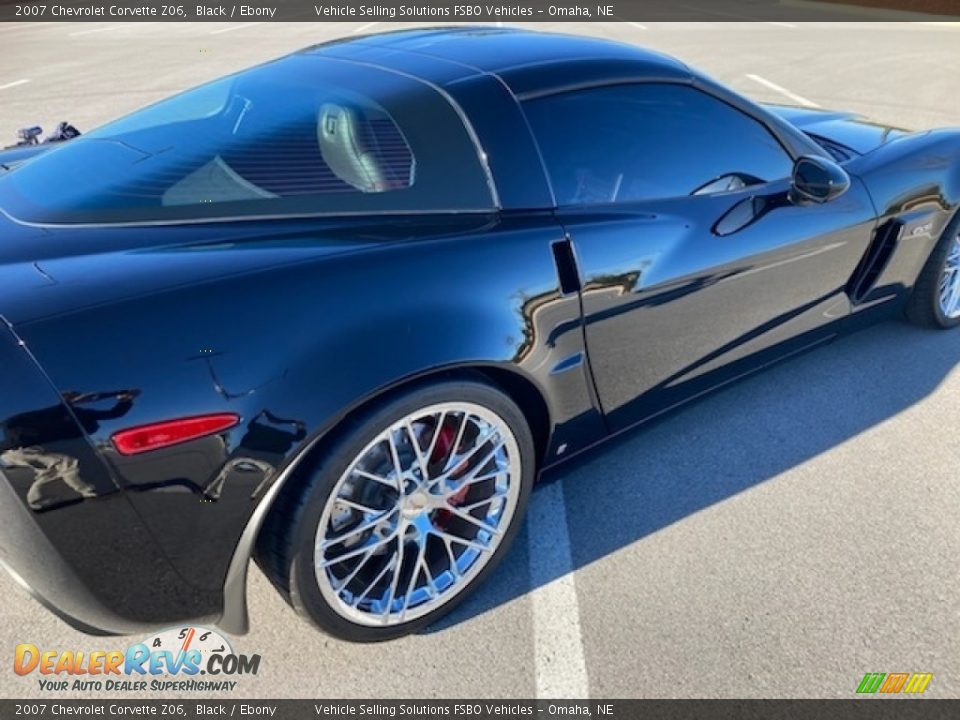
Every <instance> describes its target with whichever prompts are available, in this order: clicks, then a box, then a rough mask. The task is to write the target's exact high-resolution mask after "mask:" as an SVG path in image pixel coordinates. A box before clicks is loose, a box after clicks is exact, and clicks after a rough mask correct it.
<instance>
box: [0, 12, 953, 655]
mask: <svg viewBox="0 0 960 720" xmlns="http://www.w3.org/2000/svg"><path fill="white" fill-rule="evenodd" d="M74 134H75V133H74ZM0 163H2V168H0V171H2V174H0V210H2V214H0V314H2V317H3V322H2V326H0V363H2V367H3V377H2V380H0V387H2V392H0V428H2V438H0V473H2V475H3V476H4V481H3V482H2V483H0V494H2V498H3V502H2V506H3V510H2V513H3V520H2V523H0V546H2V548H3V556H2V557H3V562H4V564H5V565H7V566H8V567H9V569H10V570H11V572H13V573H14V574H15V575H16V576H17V577H18V578H19V579H20V580H21V581H22V582H23V583H24V584H25V585H27V586H28V587H29V588H31V590H32V591H33V593H34V594H35V595H36V596H37V597H38V598H39V599H40V600H41V601H42V602H44V603H45V604H46V605H47V606H48V607H50V608H51V609H53V610H54V611H55V612H57V613H59V614H60V615H61V616H63V617H64V618H65V619H67V620H68V621H69V622H71V623H73V624H75V625H77V626H79V627H82V628H85V629H87V630H91V631H101V632H115V633H116V632H132V631H135V630H140V629H143V628H145V627H155V626H163V625H167V624H171V623H173V622H181V621H183V622H186V621H188V620H190V621H207V622H211V623H216V624H218V625H219V627H221V628H223V629H224V630H227V631H230V632H242V631H244V630H245V629H246V626H247V612H246V603H245V584H246V572H247V567H248V564H249V561H250V559H251V558H255V559H256V561H257V562H258V563H259V564H260V566H261V567H262V568H263V570H264V571H265V572H266V574H267V575H268V577H269V578H270V579H271V580H272V582H273V584H274V585H275V586H276V587H277V589H278V590H279V591H280V592H281V593H283V594H284V596H286V598H287V599H288V600H289V601H290V602H291V603H292V604H293V605H294V606H295V607H297V608H298V609H299V610H300V611H301V612H303V613H304V614H305V615H306V616H308V617H309V618H310V619H312V620H313V621H314V622H315V623H316V624H317V625H318V626H319V627H320V628H322V629H323V630H325V631H327V632H330V633H333V634H334V635H337V636H339V637H343V638H348V639H351V640H360V641H363V640H381V639H387V638H392V637H396V636H399V635H402V634H404V633H408V632H412V631H416V630H418V629H420V628H423V627H424V626H425V625H427V624H428V623H430V622H432V621H434V620H436V619H437V618H438V617H440V616H441V615H443V614H444V613H446V612H448V611H449V610H450V609H451V608H452V607H453V606H454V605H455V604H456V603H457V602H459V601H461V600H462V599H463V598H464V597H465V596H466V595H467V594H468V592H469V591H470V590H472V589H473V588H475V587H476V586H477V585H478V584H480V583H481V581H482V580H483V579H484V577H485V576H486V575H487V574H488V573H490V571H491V570H492V569H493V567H494V565H495V564H496V562H497V561H498V560H499V559H500V558H501V557H502V555H503V554H504V553H505V552H506V551H507V547H508V546H509V544H510V541H511V540H512V539H513V537H514V535H515V534H516V532H517V528H518V526H519V525H520V523H521V519H522V517H523V513H524V509H525V506H526V504H527V499H528V497H529V495H530V490H531V487H532V486H533V484H534V481H535V479H536V478H537V477H538V473H539V472H540V471H542V470H543V469H544V468H548V467H550V466H553V465H555V464H557V463H558V462H560V461H562V460H565V459H566V458H569V457H571V456H573V455H575V454H577V453H578V452H580V451H582V450H584V449H585V448H588V447H590V446H593V445H595V444H597V443H598V442H600V441H601V440H603V439H604V438H606V437H609V436H610V435H612V434H615V433H617V432H619V431H622V430H624V429H626V428H628V427H631V426H634V425H636V424H638V423H642V422H643V421H645V420H647V419H649V418H651V417H653V416H655V415H657V414H660V413H662V412H663V411H664V410H666V409H669V408H672V407H675V406H678V405H680V404H682V403H684V402H686V401H688V400H691V399H693V398H696V397H698V396H700V395H702V394H703V393H704V392H706V391H708V390H710V389H712V388H715V387H718V386H720V385H723V384H725V383H728V382H729V381H730V380H731V379H733V378H735V377H739V376H742V375H744V374H746V373H748V372H750V371H752V370H755V369H757V368H760V367H763V366H765V365H768V364H770V363H771V362H773V361H776V360H779V359H782V358H785V357H788V356H790V355H793V354H796V353H798V352H800V351H803V350H806V349H810V348H813V347H815V346H817V345H819V344H822V343H824V342H826V341H829V340H830V339H831V338H833V337H836V336H837V335H838V334H840V333H843V332H845V331H847V330H849V329H851V328H853V327H856V326H858V325H860V324H862V323H864V322H867V321H870V320H875V319H877V318H880V317H883V316H886V315H889V314H891V313H894V312H900V311H905V312H906V315H907V316H908V317H909V318H910V319H912V320H913V321H914V322H917V323H920V324H922V325H926V326H930V327H934V328H949V327H952V326H954V325H956V324H958V322H960V237H958V222H960V220H958V214H957V210H958V207H960V132H958V131H950V130H935V131H931V132H923V133H908V132H905V131H900V130H895V129H892V128H887V127H881V126H877V125H874V124H870V123H867V122H864V121H860V120H858V119H856V118H855V117H853V116H851V115H849V114H844V113H833V112H825V111H814V110H809V109H803V110H798V109H791V108H783V107H761V106H758V105H755V104H754V103H752V102H750V101H749V100H746V99H744V98H743V97H740V96H739V95H737V94H735V93H733V92H731V91H730V90H728V89H726V88H724V87H722V86H721V85H718V84H717V83H715V82H713V81H711V80H710V79H708V78H706V77H704V76H703V75H701V74H699V73H698V72H696V71H694V70H691V69H690V68H689V67H687V66H686V65H684V64H682V63H681V62H678V61H676V60H672V59H670V58H667V57H663V56H660V55H656V54H653V53H649V52H646V51H643V50H640V49H637V48H634V47H630V46H626V45H620V44H615V43H610V42H603V41H597V40H588V39H583V38H575V37H566V36H559V35H549V34H536V33H531V32H525V31H520V30H513V29H494V28H490V29H484V30H478V29H466V28H461V29H449V28H448V29H421V30H413V31H403V32H395V33H387V34H383V35H375V36H370V37H364V38H359V39H354V40H350V41H338V42H332V43H329V44H325V45H320V46H317V47H311V48H307V49H306V50H303V51H301V52H298V53H295V54H293V55H290V56H288V57H284V58H282V59H279V60H276V61H273V62H269V63H267V64H265V65H261V66H259V67H256V68H253V69H251V70H247V71H244V72H241V73H238V74H236V75H233V76H230V77H227V78H225V79H222V80H218V81H216V82H213V83H210V84H207V85H204V86H202V87H200V88H197V89H195V90H191V91H189V92H186V93H184V94H182V95H178V96H176V97H174V98H172V99H170V100H167V101H164V102H161V103H159V104H156V105H153V106H151V107H148V108H146V109H144V110H142V111H139V112H136V113H134V114H132V115H130V116H128V117H126V118H123V119H121V120H119V121H116V122H113V123H111V124H108V125H106V126H104V127H101V128H99V129H97V130H95V131H93V132H90V133H88V134H85V135H81V136H79V137H72V138H68V139H66V140H65V141H63V142H51V143H38V144H31V145H26V146H24V147H19V148H14V149H11V150H8V151H7V152H6V153H3V154H0Z"/></svg>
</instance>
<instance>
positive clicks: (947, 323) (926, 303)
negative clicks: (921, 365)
mask: <svg viewBox="0 0 960 720" xmlns="http://www.w3.org/2000/svg"><path fill="white" fill-rule="evenodd" d="M907 317H908V318H910V320H912V321H913V322H914V323H916V324H918V325H923V326H926V327H937V328H951V327H954V326H955V325H958V324H960V214H958V215H957V216H956V217H955V218H954V219H953V221H952V222H951V223H950V224H949V225H948V226H947V229H946V230H945V231H944V233H943V235H942V236H941V238H940V241H939V242H938V243H937V246H936V247H935V248H934V249H933V252H931V253H930V257H929V259H928V260H927V264H926V265H925V266H924V268H923V270H922V271H921V272H920V276H919V277H918V278H917V283H916V285H914V288H913V293H912V294H911V296H910V299H909V301H908V303H907Z"/></svg>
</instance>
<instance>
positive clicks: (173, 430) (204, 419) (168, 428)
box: [110, 413, 240, 455]
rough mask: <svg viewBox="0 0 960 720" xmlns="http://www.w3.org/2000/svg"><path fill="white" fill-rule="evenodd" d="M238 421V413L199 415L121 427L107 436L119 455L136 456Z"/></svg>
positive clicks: (217, 430) (222, 428)
mask: <svg viewBox="0 0 960 720" xmlns="http://www.w3.org/2000/svg"><path fill="white" fill-rule="evenodd" d="M238 422H240V416H239V415H234V414H233V413H219V414H217V415H200V416H199V417H188V418H180V419H179V420H165V421H164V422H158V423H152V424H150V425H141V426H140V427H135V428H130V429H129V430H121V431H120V432H118V433H114V434H113V436H112V437H111V438H110V439H111V440H113V445H114V447H116V448H117V451H118V452H119V453H120V454H121V455H136V454H137V453H142V452H148V451H150V450H157V449H158V448H163V447H167V446H169V445H176V444H177V443H182V442H186V441H187V440H194V439H196V438H199V437H203V436H204V435H211V434H212V433H217V432H220V431H222V430H227V429H228V428H232V427H233V426H234V425H236V424H237V423H238Z"/></svg>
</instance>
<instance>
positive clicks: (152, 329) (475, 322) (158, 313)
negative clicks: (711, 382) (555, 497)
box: [18, 214, 602, 590]
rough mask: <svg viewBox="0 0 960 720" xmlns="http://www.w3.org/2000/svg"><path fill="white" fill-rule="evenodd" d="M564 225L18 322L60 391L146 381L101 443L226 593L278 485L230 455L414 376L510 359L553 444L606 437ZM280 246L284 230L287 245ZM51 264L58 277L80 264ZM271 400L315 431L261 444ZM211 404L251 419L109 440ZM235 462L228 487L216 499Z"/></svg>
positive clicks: (171, 258)
mask: <svg viewBox="0 0 960 720" xmlns="http://www.w3.org/2000/svg"><path fill="white" fill-rule="evenodd" d="M345 232H347V231H345ZM559 238H560V233H559V230H558V229H557V227H556V225H555V224H554V221H553V219H552V217H551V216H550V215H548V214H544V215H540V216H528V217H527V218H526V219H516V220H498V219H495V218H492V217H491V218H489V219H488V221H486V224H485V225H484V226H483V227H480V228H475V229H474V231H473V232H471V233H469V234H456V235H452V236H450V235H447V236H444V235H443V234H442V233H441V234H435V235H434V236H433V237H429V238H426V239H424V238H421V239H416V238H410V239H407V240H402V241H395V242H392V243H386V244H370V245H368V246H365V247H361V248H360V249H357V250H356V251H354V252H348V253H344V254H339V255H333V256H327V257H324V258H312V259H309V258H308V259H299V260H297V261H295V262H289V263H286V264H283V265H280V266H274V267H267V268H266V269H263V270H251V269H249V268H248V269H247V270H246V271H244V272H238V273H236V274H233V275H229V276H226V277H220V278H218V279H210V280H207V281H200V280H198V279H197V278H196V277H192V278H191V282H190V283H189V284H184V285H179V286H177V283H176V277H171V278H169V281H168V285H173V287H169V288H168V289H152V290H151V291H150V292H149V293H148V294H142V295H139V296H130V295H129V294H127V295H124V296H123V297H122V298H120V297H118V298H113V299H102V298H103V297H104V296H103V295H102V294H98V297H99V298H101V300H100V301H99V302H98V303H97V304H96V305H93V306H90V307H86V308H84V309H81V310H75V311H68V310H64V311H61V312H60V313H58V314H55V315H52V316H48V317H46V318H42V319H34V320H31V321H28V322H24V323H22V324H21V325H20V326H19V327H18V332H20V334H21V336H22V337H23V338H24V339H25V341H26V342H27V343H28V346H29V347H30V349H31V350H32V351H33V352H34V353H35V355H36V356H37V357H38V358H39V360H40V362H41V363H42V364H43V365H44V367H45V369H46V371H47V372H48V374H49V375H50V377H51V378H52V380H53V382H54V383H55V385H56V386H57V388H58V389H59V390H60V391H61V392H63V391H67V390H74V391H81V392H94V391H105V390H110V389H114V388H125V389H127V388H129V389H136V390H138V391H139V395H138V396H137V399H136V401H135V403H134V404H133V407H132V408H130V410H129V412H127V413H126V414H125V415H124V416H123V417H121V418H116V419H113V420H105V421H103V422H102V423H101V425H100V428H99V429H98V430H97V432H96V433H95V434H94V435H93V437H92V440H93V442H94V444H95V445H96V446H97V447H98V448H99V449H100V451H101V454H102V455H103V457H104V458H105V459H106V460H107V462H108V464H109V465H110V466H111V467H112V468H113V470H114V472H115V473H116V475H117V478H118V483H119V485H120V486H121V487H122V488H123V489H124V490H125V491H126V492H127V493H128V495H129V497H130V499H131V501H132V502H133V504H134V506H135V507H136V508H137V509H138V511H139V512H140V514H141V516H142V517H143V518H144V522H145V523H147V525H148V526H149V527H150V530H151V531H152V533H153V534H154V536H155V537H156V539H157V541H158V543H159V545H160V546H161V547H162V548H163V550H164V551H165V552H166V553H167V555H168V556H169V557H170V559H171V560H172V561H173V564H174V565H175V567H176V568H177V569H178V571H179V572H180V574H181V575H182V576H183V578H184V579H185V581H186V582H187V583H188V584H189V585H192V586H194V587H197V588H201V589H204V590H216V589H218V588H220V587H222V584H223V581H224V576H225V573H226V569H227V566H228V563H229V561H230V558H231V555H232V552H233V549H234V548H235V546H236V544H237V540H238V538H239V536H240V534H241V532H242V530H243V528H244V526H245V524H246V522H247V520H248V518H249V517H250V515H251V513H252V512H253V510H254V508H255V507H256V506H257V504H258V502H259V501H260V498H262V497H263V494H264V492H265V491H266V489H267V487H269V480H268V481H267V482H266V483H264V482H263V481H264V472H262V471H261V470H260V469H259V468H257V467H256V466H253V465H250V464H247V465H246V466H244V464H243V463H239V465H238V463H234V464H232V465H230V466H226V463H227V462H228V461H229V460H240V459H242V458H244V457H249V458H251V459H255V460H259V461H261V462H266V463H267V464H268V465H269V466H271V467H273V468H275V469H276V470H280V469H281V468H283V467H285V466H286V464H287V463H289V462H290V460H291V458H293V457H294V456H295V454H296V452H297V451H298V449H299V448H301V447H302V446H303V445H304V444H305V443H307V442H310V440H311V439H313V438H315V437H317V436H319V435H322V434H323V433H325V432H327V431H328V430H329V429H330V428H332V427H334V426H335V425H336V423H337V422H338V420H340V419H341V418H342V417H343V416H344V415H345V414H346V413H347V412H349V411H350V410H351V409H353V408H356V407H358V406H359V405H361V404H363V403H364V402H367V401H368V400H369V399H370V398H372V397H375V396H376V395H377V394H378V393H381V392H383V391H384V390H386V389H388V388H391V387H394V386H396V385H397V384H400V383H403V382H404V381H406V380H409V379H411V378H415V377H418V376H421V375H423V374H425V373H431V372H435V371H437V370H440V369H444V368H456V367H462V366H474V367H476V366H482V367H496V368H500V369H501V370H503V371H505V372H511V373H514V374H516V375H517V376H518V377H522V378H523V379H524V381H525V382H528V383H530V384H531V385H532V386H534V387H536V388H537V389H538V391H539V392H540V393H541V394H542V396H543V397H544V398H545V400H546V402H547V405H548V407H549V412H550V418H551V422H552V429H553V430H554V438H553V445H552V446H551V447H550V448H548V449H547V454H548V455H550V454H554V453H555V449H554V448H556V447H557V445H558V444H560V443H566V444H568V446H569V451H570V452H572V451H574V450H576V449H578V447H582V446H585V445H587V444H590V443H591V442H593V441H595V440H596V439H598V438H599V436H600V435H601V434H602V421H601V420H600V417H599V415H598V414H597V413H596V412H595V410H594V408H593V405H592V402H591V397H590V394H589V392H588V389H587V382H586V367H585V362H583V343H582V338H583V335H582V328H581V325H580V312H579V300H578V298H577V296H576V295H572V296H563V295H562V294H561V292H560V290H559V288H558V281H557V275H556V269H555V266H554V264H553V260H552V254H551V249H550V243H551V242H552V241H555V240H557V239H559ZM285 242H289V241H283V242H279V243H275V249H276V251H277V252H282V251H283V248H284V245H285ZM298 242H299V241H298ZM251 251H252V250H251V248H249V247H247V248H246V249H238V248H236V247H233V246H230V245H229V244H228V245H224V246H222V247H217V246H215V245H214V246H210V247H208V248H206V250H205V253H204V261H203V262H204V263H206V264H208V265H209V266H210V267H211V268H212V267H216V266H217V265H221V264H222V265H224V266H231V265H232V264H233V263H234V256H235V255H236V253H241V252H251ZM197 253H198V250H197V249H196V248H191V249H183V250H180V251H178V250H176V249H170V248H168V249H166V250H163V251H162V252H157V253H156V254H155V255H154V256H153V257H155V259H156V272H157V273H163V272H165V271H167V270H169V271H170V272H172V273H175V272H176V268H177V267H178V266H179V265H181V264H184V263H186V264H189V263H190V257H193V258H197V257H198V256H197ZM191 254H192V255H191ZM218 254H219V259H220V260H221V261H222V262H218ZM150 257H151V254H150V252H149V251H142V252H137V253H117V254H112V255H106V256H103V257H102V258H100V261H101V263H102V265H103V267H105V268H107V267H108V268H109V272H108V274H109V275H110V276H111V277H118V278H122V277H123V275H124V268H125V265H127V264H128V265H129V267H130V269H131V274H133V275H134V276H136V275H137V274H138V273H143V272H144V263H145V262H148V261H149V259H150ZM64 262H67V261H64ZM87 262H89V260H87ZM51 267H52V274H53V275H54V276H55V277H56V276H59V277H68V276H69V272H68V271H67V268H66V267H62V268H60V269H59V271H58V269H57V266H56V265H53V266H51ZM192 272H194V273H196V271H195V270H194V271H192ZM101 281H102V278H101ZM78 282H79V280H78ZM87 282H89V280H87ZM154 284H156V283H155V282H154ZM151 287H152V286H151ZM98 293H99V291H98ZM577 356H579V357H580V360H581V361H580V362H573V363H571V362H570V358H574V359H576V357H577ZM558 366H560V368H561V370H562V369H563V368H568V369H566V370H565V371H561V370H558ZM263 411H268V412H269V413H271V414H272V416H274V417H275V418H282V419H285V420H289V421H291V422H293V421H296V422H299V423H302V426H303V427H304V428H305V429H306V437H303V436H300V437H298V436H297V433H296V432H295V430H293V428H294V427H296V426H295V425H293V424H291V425H286V426H273V428H272V429H271V431H270V432H271V433H273V434H272V435H271V437H272V441H271V442H273V443H274V444H273V446H272V449H271V447H267V448H265V447H264V446H263V443H262V442H260V441H254V440H252V439H251V435H250V429H251V423H253V422H255V421H256V419H257V417H258V416H260V414H261V413H262V412H263ZM212 412H234V413H238V414H239V415H240V416H241V423H240V425H238V426H237V427H236V428H234V429H233V430H231V431H228V432H226V433H223V434H221V435H217V436H212V437H207V438H203V439H201V440H197V441H193V442H190V443H185V444H182V445H179V446H175V447H171V448H167V449H162V450H158V451H155V452H151V453H145V454H142V455H138V456H133V457H123V456H120V455H118V454H117V453H116V451H115V450H114V449H113V448H112V446H111V444H110V440H109V438H110V436H111V435H112V434H113V433H115V432H116V431H117V430H120V429H122V428H126V427H132V426H136V425H140V424H144V423H149V422H155V421H159V420H164V419H169V418H176V417H184V416H189V415H196V414H203V413H212ZM261 421H262V416H261ZM274 431H276V432H274ZM225 466H226V467H228V470H229V471H228V472H226V474H225V475H224V476H223V477H222V478H221V480H222V490H221V491H219V492H218V493H214V494H215V495H216V497H214V498H212V499H211V498H209V497H206V498H205V497H204V490H205V489H209V488H210V487H211V483H212V482H213V481H214V479H215V478H216V477H217V476H218V475H220V473H221V472H222V471H223V470H224V468H225ZM268 475H269V477H270V478H273V477H275V476H276V472H274V473H272V474H268ZM209 494H210V493H209V492H208V495H209Z"/></svg>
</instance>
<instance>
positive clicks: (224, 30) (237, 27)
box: [210, 22, 263, 35]
mask: <svg viewBox="0 0 960 720" xmlns="http://www.w3.org/2000/svg"><path fill="white" fill-rule="evenodd" d="M254 25H263V23H262V22H251V23H240V24H239V25H231V26H230V27H225V28H220V29H219V30H214V31H212V32H211V33H210V34H211V35H221V34H223V33H228V32H233V31H234V30H243V29H244V28H248V27H253V26H254Z"/></svg>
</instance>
